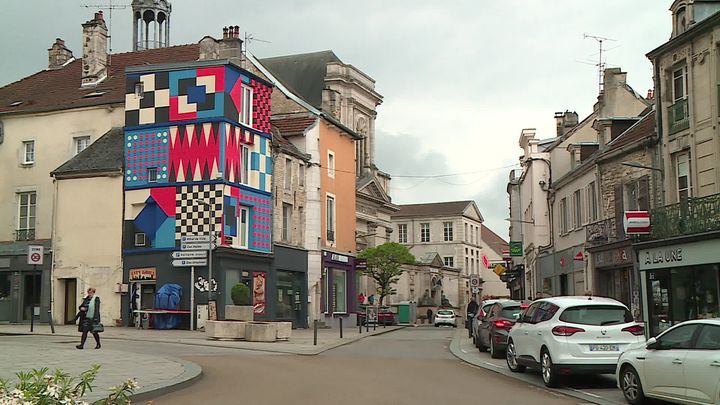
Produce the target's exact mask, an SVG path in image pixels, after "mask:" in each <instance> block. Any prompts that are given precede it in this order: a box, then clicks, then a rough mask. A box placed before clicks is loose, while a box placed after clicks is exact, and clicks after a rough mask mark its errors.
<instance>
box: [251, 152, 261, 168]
mask: <svg viewBox="0 0 720 405" xmlns="http://www.w3.org/2000/svg"><path fill="white" fill-rule="evenodd" d="M250 170H260V155H258V153H257V152H252V153H250Z"/></svg>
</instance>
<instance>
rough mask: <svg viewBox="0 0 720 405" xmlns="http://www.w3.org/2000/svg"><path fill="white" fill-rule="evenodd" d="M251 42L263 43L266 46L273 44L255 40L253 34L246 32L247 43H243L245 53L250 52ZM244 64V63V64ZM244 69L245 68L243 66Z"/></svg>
mask: <svg viewBox="0 0 720 405" xmlns="http://www.w3.org/2000/svg"><path fill="white" fill-rule="evenodd" d="M250 42H262V43H265V44H271V43H272V42H270V41H266V40H264V39H260V38H255V37H254V36H253V34H252V32H247V31H246V32H245V42H243V53H246V52H247V51H248V44H249V43H250ZM243 63H244V62H243ZM243 67H244V66H243Z"/></svg>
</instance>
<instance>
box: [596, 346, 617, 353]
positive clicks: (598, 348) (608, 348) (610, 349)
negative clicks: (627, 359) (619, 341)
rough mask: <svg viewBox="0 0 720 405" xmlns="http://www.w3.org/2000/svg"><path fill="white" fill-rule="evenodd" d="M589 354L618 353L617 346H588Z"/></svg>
mask: <svg viewBox="0 0 720 405" xmlns="http://www.w3.org/2000/svg"><path fill="white" fill-rule="evenodd" d="M590 351H591V352H619V351H620V347H619V346H618V345H590Z"/></svg>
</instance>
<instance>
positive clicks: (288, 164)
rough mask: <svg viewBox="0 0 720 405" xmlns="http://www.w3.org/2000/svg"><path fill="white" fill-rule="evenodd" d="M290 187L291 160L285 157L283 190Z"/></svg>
mask: <svg viewBox="0 0 720 405" xmlns="http://www.w3.org/2000/svg"><path fill="white" fill-rule="evenodd" d="M291 188H292V160H291V159H285V190H290V189H291Z"/></svg>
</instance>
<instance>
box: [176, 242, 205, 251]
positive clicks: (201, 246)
mask: <svg viewBox="0 0 720 405" xmlns="http://www.w3.org/2000/svg"><path fill="white" fill-rule="evenodd" d="M180 250H210V243H209V242H207V243H182V242H180Z"/></svg>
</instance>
